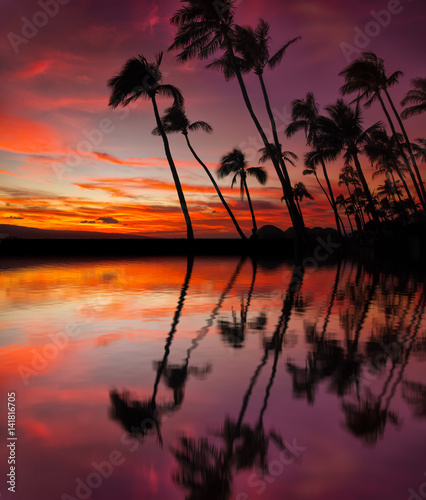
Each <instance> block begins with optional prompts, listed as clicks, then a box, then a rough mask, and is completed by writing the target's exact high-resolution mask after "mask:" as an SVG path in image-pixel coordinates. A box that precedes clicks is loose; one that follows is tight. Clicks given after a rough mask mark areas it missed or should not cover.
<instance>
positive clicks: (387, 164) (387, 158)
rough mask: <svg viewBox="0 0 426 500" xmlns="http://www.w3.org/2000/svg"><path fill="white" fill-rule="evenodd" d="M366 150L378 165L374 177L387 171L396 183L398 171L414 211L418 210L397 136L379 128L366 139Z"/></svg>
mask: <svg viewBox="0 0 426 500" xmlns="http://www.w3.org/2000/svg"><path fill="white" fill-rule="evenodd" d="M364 152H365V153H366V154H367V156H368V158H369V159H370V162H371V164H372V165H375V167H376V172H375V173H374V174H373V179H374V178H375V177H376V174H379V173H385V175H388V176H391V177H392V180H393V183H394V184H395V182H396V181H395V177H394V172H396V173H397V175H398V176H399V179H400V181H401V182H402V184H403V186H404V189H405V192H406V193H407V196H408V199H409V200H410V204H411V208H412V210H413V212H414V213H415V212H417V207H416V204H415V202H414V199H413V197H412V195H411V193H410V190H409V188H408V185H407V182H406V180H405V177H404V170H406V169H405V168H404V166H403V164H402V162H401V157H400V153H399V149H398V147H397V143H396V138H395V136H393V137H389V136H388V134H387V132H386V130H384V129H383V130H377V131H376V132H375V133H373V134H372V135H371V136H370V138H369V139H368V140H367V141H366V144H365V146H364Z"/></svg>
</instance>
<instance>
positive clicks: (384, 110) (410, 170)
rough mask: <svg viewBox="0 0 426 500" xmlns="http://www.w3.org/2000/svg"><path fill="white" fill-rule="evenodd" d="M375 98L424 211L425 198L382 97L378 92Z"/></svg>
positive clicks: (425, 206) (425, 208) (425, 205)
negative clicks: (384, 116) (378, 102)
mask: <svg viewBox="0 0 426 500" xmlns="http://www.w3.org/2000/svg"><path fill="white" fill-rule="evenodd" d="M377 97H378V98H379V101H380V104H381V106H382V109H383V112H384V113H385V115H386V119H387V121H388V123H389V126H390V128H391V131H392V134H393V136H394V137H395V140H396V142H397V144H398V149H399V152H400V154H401V157H402V159H403V160H404V163H405V166H406V167H407V169H408V173H409V174H410V177H411V181H412V182H413V186H414V189H415V190H416V193H417V196H418V197H419V200H420V203H421V204H422V207H423V209H424V210H426V203H425V198H423V194H422V191H421V189H420V187H419V184H418V182H417V179H416V176H415V175H414V173H413V169H412V168H411V165H410V162H409V161H408V158H407V155H406V154H405V152H404V150H403V148H402V146H401V143H400V142H399V139H398V135H397V133H396V130H395V127H394V124H393V122H392V119H391V117H390V115H389V113H388V110H387V109H386V106H385V103H384V102H383V99H382V96H381V95H380V92H378V93H377ZM423 191H424V187H423Z"/></svg>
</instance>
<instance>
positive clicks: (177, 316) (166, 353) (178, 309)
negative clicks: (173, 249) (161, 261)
mask: <svg viewBox="0 0 426 500" xmlns="http://www.w3.org/2000/svg"><path fill="white" fill-rule="evenodd" d="M193 264H194V257H193V256H192V255H188V258H187V262H186V273H185V280H184V282H183V285H182V288H181V291H180V295H179V300H178V303H177V307H176V311H175V315H174V317H173V321H172V325H171V330H170V332H169V334H168V336H167V341H166V345H165V346H164V356H163V359H162V361H161V363H160V364H159V365H158V370H157V376H156V378H155V382H154V389H153V391H152V398H151V405H152V407H153V408H155V404H156V403H155V399H156V396H157V391H158V385H159V383H160V379H161V375H162V374H163V371H164V368H165V366H166V364H167V358H168V357H169V354H170V346H171V344H172V341H173V337H174V334H175V332H176V327H177V325H178V323H179V319H180V315H181V313H182V308H183V304H184V302H185V297H186V293H187V291H188V287H189V281H190V280H191V274H192V267H193Z"/></svg>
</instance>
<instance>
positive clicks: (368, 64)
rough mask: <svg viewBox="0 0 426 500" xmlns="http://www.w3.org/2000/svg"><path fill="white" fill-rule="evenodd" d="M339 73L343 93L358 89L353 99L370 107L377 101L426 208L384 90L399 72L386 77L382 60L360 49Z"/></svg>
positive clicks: (421, 187) (425, 198)
mask: <svg viewBox="0 0 426 500" xmlns="http://www.w3.org/2000/svg"><path fill="white" fill-rule="evenodd" d="M339 75H340V76H344V77H345V82H346V83H345V85H343V86H342V87H341V88H340V91H341V93H342V94H343V95H346V94H350V93H352V92H358V93H359V95H358V98H357V99H356V100H357V101H359V100H361V99H364V98H365V99H367V101H366V103H365V105H366V106H367V107H369V106H371V104H372V103H373V102H374V101H375V100H376V99H377V100H378V101H379V102H380V105H381V107H382V109H383V112H384V113H385V115H386V119H387V121H388V123H389V126H390V128H391V131H392V135H393V136H394V137H395V138H396V140H397V144H398V147H399V150H400V153H401V157H402V158H403V160H404V163H405V165H406V167H407V169H408V171H409V173H410V176H411V179H412V181H413V184H414V187H415V189H416V192H417V195H418V197H419V200H420V202H421V203H422V206H423V208H424V209H425V210H426V192H425V189H424V185H423V180H422V177H421V175H420V171H419V169H418V166H417V163H416V160H415V158H414V155H413V151H412V149H411V146H410V141H409V139H408V136H407V132H406V130H405V127H404V125H403V123H402V120H401V117H400V116H399V113H398V111H397V110H396V108H395V105H394V103H393V101H392V98H391V96H390V94H389V91H388V88H389V87H391V86H392V85H395V84H396V83H398V78H399V77H400V76H402V72H401V71H395V72H394V73H393V74H392V75H391V76H389V77H388V76H387V75H386V71H385V66H384V62H383V59H380V58H379V57H377V56H376V54H374V53H373V52H363V54H362V55H361V56H360V57H359V58H357V59H356V60H355V61H353V62H352V63H350V64H349V65H348V66H347V67H346V68H345V69H344V70H343V71H341V72H340V73H339ZM382 92H383V93H384V94H385V95H386V98H387V100H388V101H389V104H390V106H391V108H392V111H393V113H394V115H395V117H396V119H397V121H398V124H399V126H400V128H401V130H402V133H403V135H404V138H405V147H406V148H407V150H408V153H409V156H410V158H411V162H412V165H413V168H414V170H415V173H416V176H417V179H416V176H415V175H414V173H413V171H412V168H411V165H410V162H409V160H408V158H407V155H406V154H405V151H404V148H403V147H402V144H401V141H400V140H399V138H398V136H397V133H396V130H395V127H394V124H393V122H392V119H391V117H390V115H389V112H388V110H387V108H386V105H385V103H384V101H383V99H382V95H381V93H382Z"/></svg>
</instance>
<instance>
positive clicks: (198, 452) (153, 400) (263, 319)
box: [0, 257, 426, 500]
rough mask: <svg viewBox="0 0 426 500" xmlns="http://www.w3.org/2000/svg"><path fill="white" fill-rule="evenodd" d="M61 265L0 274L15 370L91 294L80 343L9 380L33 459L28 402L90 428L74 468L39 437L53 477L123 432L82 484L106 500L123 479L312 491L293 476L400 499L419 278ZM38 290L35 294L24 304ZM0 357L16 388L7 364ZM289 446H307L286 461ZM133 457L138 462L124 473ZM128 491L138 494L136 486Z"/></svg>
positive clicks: (272, 492)
mask: <svg viewBox="0 0 426 500" xmlns="http://www.w3.org/2000/svg"><path fill="white" fill-rule="evenodd" d="M69 266H70V267H69V268H68V267H67V265H63V273H64V274H63V275H58V271H57V269H56V268H55V267H54V266H52V265H51V266H50V267H49V269H47V268H46V269H43V268H40V267H35V268H34V269H31V268H29V269H25V270H19V269H12V270H9V271H6V272H5V273H4V274H2V275H0V281H3V283H2V285H4V286H3V287H2V288H1V292H0V294H2V295H0V300H1V303H2V304H3V305H4V304H7V305H8V306H9V308H10V311H11V312H10V313H6V314H5V315H4V317H3V318H2V319H4V324H5V325H6V328H7V329H8V331H9V332H12V333H13V332H14V331H17V332H18V335H17V337H16V338H19V339H20V338H26V337H25V335H26V336H27V338H28V341H27V342H26V343H25V342H22V346H20V347H19V346H18V347H17V345H15V346H14V347H13V350H12V349H9V351H7V352H8V353H9V355H10V354H12V355H15V354H14V353H18V354H16V356H17V362H16V364H18V363H21V364H22V363H26V365H27V366H30V363H31V362H32V361H31V355H32V354H31V352H32V351H31V349H34V346H36V347H37V349H39V350H40V352H42V349H43V346H44V345H45V344H47V343H48V342H51V341H50V340H48V339H49V337H47V338H46V335H47V334H46V332H45V331H44V330H45V326H44V325H45V324H46V323H48V324H50V323H52V324H54V325H57V324H59V323H58V322H59V317H62V316H61V315H62V314H65V316H66V317H72V316H73V314H75V308H78V309H77V310H78V311H83V313H84V311H86V310H87V308H88V304H96V307H94V308H92V312H91V316H90V321H87V322H86V324H85V330H84V336H83V335H82V336H79V337H77V338H75V339H70V341H69V347H68V348H66V349H64V350H62V351H60V353H59V355H58V358H57V359H54V360H52V361H51V362H50V364H49V365H48V367H47V368H46V369H43V370H41V371H40V373H39V374H37V377H38V378H35V379H34V380H32V379H30V382H31V384H30V387H29V388H28V391H27V392H24V391H26V389H25V388H23V389H22V392H24V395H23V396H22V398H23V399H25V398H26V401H27V409H26V412H27V415H28V417H27V418H28V421H29V423H27V427H28V429H35V430H34V431H31V432H33V433H34V435H33V437H32V438H31V439H30V440H29V441H28V443H31V450H33V449H35V450H36V451H37V452H38V453H39V455H40V456H43V453H48V451H47V448H46V447H43V446H44V445H43V444H42V443H41V441H37V432H39V433H40V432H46V431H44V430H43V431H41V430H40V428H41V424H40V422H42V421H43V418H45V417H44V416H43V418H42V417H40V414H39V408H41V407H44V408H49V412H50V413H49V418H50V419H51V420H50V421H47V423H46V428H52V429H56V427H55V423H56V422H61V427H63V423H62V418H63V415H64V407H62V406H61V405H62V404H65V403H64V401H70V399H72V398H75V399H74V400H72V401H73V403H72V404H73V405H74V406H75V407H76V408H80V414H84V418H85V420H84V425H83V424H82V423H79V421H78V419H76V422H72V423H69V425H68V426H67V427H68V428H69V429H71V430H70V435H72V436H74V437H75V436H77V435H78V432H79V431H81V429H82V428H87V429H89V430H90V432H88V433H87V435H86V436H85V441H84V445H83V444H82V443H81V444H79V447H77V449H76V450H73V453H74V454H75V455H73V453H69V455H70V456H79V457H81V459H79V460H80V462H79V468H78V469H77V467H76V466H75V464H69V463H68V459H67V454H68V451H69V448H70V446H71V445H70V444H68V443H67V442H66V440H64V439H62V440H61V439H59V438H58V440H57V441H56V442H55V440H53V439H52V442H51V443H50V444H49V446H50V448H49V449H54V450H55V452H56V453H57V454H58V456H59V457H60V459H59V461H60V463H61V470H68V467H67V466H69V467H71V468H70V470H72V472H70V474H71V476H70V477H69V478H68V482H69V483H72V482H73V481H74V476H75V477H77V476H78V477H85V475H87V474H89V473H90V463H91V462H90V460H86V459H85V458H84V457H85V456H86V455H87V453H85V452H84V450H85V449H86V448H85V447H87V446H90V447H93V449H94V451H93V456H94V460H96V461H97V462H98V463H100V462H102V461H103V460H105V457H106V456H109V453H110V452H111V450H115V449H117V448H119V447H120V443H126V442H127V441H123V442H122V441H121V439H120V436H121V434H120V433H123V431H124V433H125V434H126V435H127V434H129V435H130V436H131V437H133V438H136V439H135V441H136V440H137V441H138V442H140V443H143V446H140V448H138V450H137V451H135V452H132V453H129V452H128V454H127V455H125V465H123V467H122V468H120V469H119V468H117V469H116V470H114V484H115V485H116V486H114V487H113V488H111V492H110V493H109V492H108V491H107V488H108V487H107V486H105V489H104V490H102V492H99V497H100V498H105V499H106V500H110V499H112V498H117V496H118V495H119V494H120V495H122V494H123V491H124V490H125V488H126V487H127V486H126V484H128V482H131V484H132V487H131V488H130V486H129V491H130V493H129V491H127V490H126V491H127V493H126V494H125V495H124V494H123V495H124V496H125V497H126V498H129V499H133V498H135V499H136V498H139V497H141V498H145V497H146V498H179V499H182V498H186V499H207V500H208V499H212V500H213V499H215V500H216V499H220V500H227V499H238V500H240V498H244V499H247V498H256V497H257V495H260V494H261V493H263V492H264V491H266V488H268V490H267V492H266V493H265V495H267V496H268V498H271V499H275V498H281V497H282V496H283V492H284V491H288V492H289V495H290V497H294V498H303V497H309V496H311V497H312V491H314V490H311V491H307V490H305V489H304V488H306V486H305V485H307V484H312V485H313V486H312V488H316V489H315V491H316V492H320V493H321V495H322V497H324V498H325V497H327V498H341V497H345V498H361V497H363V498H374V497H376V496H377V495H376V493H377V491H378V490H377V489H376V490H375V489H374V488H373V489H372V491H376V493H375V496H371V497H368V495H367V496H366V494H365V491H366V489H363V486H362V478H364V479H365V481H367V480H368V478H369V477H370V476H371V475H372V476H373V477H374V481H375V482H377V484H380V485H381V486H380V488H379V490H380V496H381V497H382V496H383V497H386V498H403V497H404V494H405V492H406V489H407V488H408V487H409V486H410V485H414V484H415V481H416V475H415V474H417V473H418V470H420V469H421V470H420V473H419V481H420V480H421V474H422V473H423V470H422V467H423V465H422V462H421V457H422V456H423V455H422V453H423V452H424V450H423V446H422V444H421V443H423V442H424V439H426V427H425V425H424V424H425V422H426V385H425V383H424V380H425V374H426V372H425V370H426V367H425V364H424V361H425V360H426V355H425V353H426V342H425V340H424V339H425V318H424V309H425V306H426V294H425V290H424V282H423V280H421V279H420V277H419V276H416V275H415V274H410V273H408V272H402V273H401V272H398V273H391V272H389V270H388V271H387V272H383V271H382V270H380V269H379V268H371V269H370V270H368V269H367V268H366V267H365V266H364V265H363V264H362V263H361V262H355V261H341V262H336V264H333V265H330V266H327V267H322V268H319V269H318V270H310V269H307V270H305V272H303V271H302V272H301V271H300V267H294V268H293V267H292V266H291V265H290V264H286V263H284V264H283V263H281V264H280V263H276V264H274V266H269V267H268V266H265V265H264V264H261V263H259V262H256V261H255V260H252V259H249V258H246V259H244V258H243V259H237V260H229V261H212V260H210V261H209V260H203V259H199V258H196V259H195V260H194V259H193V258H191V257H189V258H188V259H187V260H186V261H182V260H180V261H173V262H172V261H156V260H152V261H150V263H149V265H147V263H145V262H144V261H140V262H138V261H134V262H120V263H117V262H114V263H110V264H102V263H101V264H99V265H98V267H97V266H96V265H95V264H94V263H90V265H89V264H88V265H87V266H84V265H82V264H80V267H78V266H79V265H77V264H75V263H73V264H70V265H69ZM212 270H213V271H214V272H212ZM55 273H56V274H55ZM8 280H9V281H8ZM49 280H50V281H49ZM11 283H13V287H12V286H11ZM17 283H19V287H18V286H17V285H16V284H17ZM37 283H41V285H42V287H43V294H44V295H43V298H39V299H38V301H39V302H37V307H34V305H33V304H32V302H31V300H32V297H33V296H34V290H35V289H36V288H37ZM50 283H51V285H52V286H50ZM70 284H72V286H70ZM118 285H119V286H120V289H118ZM65 289H67V290H71V291H72V297H71V298H70V300H69V301H64V300H63V297H64V296H65ZM59 297H61V300H62V302H63V303H62V304H61V309H60V311H58V312H56V311H57V309H56V308H57V307H58V305H57V304H58V303H60V300H59ZM15 304H16V306H15ZM40 306H43V307H40ZM48 314H50V315H51V317H50V318H48V319H49V321H48V322H47V321H46V319H45V318H46V317H47V315H48ZM38 315H39V316H38ZM56 315H57V316H56ZM128 329H130V330H131V331H130V333H129V332H128ZM12 333H9V335H12ZM48 334H49V332H48ZM31 335H33V337H31ZM43 335H44V336H43ZM5 338H9V337H5ZM105 338H108V342H103V341H102V340H103V339H105ZM43 339H45V340H44V342H45V344H43ZM157 346H158V347H157ZM5 352H6V350H5ZM18 356H19V357H18ZM70 360H71V361H70ZM84 363H87V365H85V364H84ZM3 366H4V367H5V368H3V370H4V375H5V379H7V380H9V381H13V383H14V384H15V385H16V382H17V381H18V382H19V380H18V379H17V377H16V373H17V371H16V366H14V367H10V366H9V367H8V365H7V364H6V363H5V364H4V365H3ZM81 366H82V367H83V368H81ZM76 367H77V368H76ZM2 374H3V372H2ZM14 377H15V378H14ZM75 380H77V381H78V380H80V382H79V383H80V385H78V384H77V385H76V386H75V385H73V384H76V383H77V382H75ZM149 380H151V382H149ZM147 381H148V382H147ZM18 385H19V384H18ZM112 387H114V389H111V388H112ZM123 387H124V389H123ZM32 391H33V392H32ZM85 391H88V393H86V392H85ZM99 394H102V396H99ZM141 394H142V396H141ZM96 398H97V399H96ZM92 399H93V400H96V401H97V404H98V406H99V411H98V412H97V413H96V412H95V410H93V409H90V403H88V402H89V401H92ZM52 401H55V405H53V404H52ZM67 404H70V403H67ZM81 408H82V409H81ZM106 408H108V411H109V418H106V415H107V411H105V410H106ZM76 415H79V413H78V412H76ZM84 426H86V427H84ZM98 427H99V433H100V434H101V436H100V437H99V439H98V440H96V439H95V436H96V435H97V432H98ZM43 429H44V427H43ZM395 430H397V431H398V432H395ZM101 431H102V432H101ZM55 432H58V431H56V430H55ZM28 433H29V434H30V431H28ZM104 436H107V437H106V438H104ZM109 436H111V437H109ZM117 436H118V437H117ZM28 439H29V438H28ZM294 439H297V442H300V443H301V445H302V446H303V447H304V448H306V450H307V451H306V453H305V452H303V457H302V460H300V461H299V460H298V459H299V458H300V457H299V455H298V454H297V453H295V448H294V446H292V443H293V442H294ZM59 442H62V443H65V444H63V445H62V446H63V447H64V448H63V449H62V448H61V447H60V446H59V445H58V443H59ZM101 442H102V443H104V442H107V444H106V445H105V449H103V448H102V449H101V445H100V444H99V443H101ZM23 443H24V444H22V445H21V446H23V447H24V451H23V454H24V455H25V446H26V444H25V440H23ZM29 449H30V445H28V450H29ZM98 449H99V454H96V452H97V450H98ZM390 449H391V450H392V457H393V458H392V460H393V461H394V462H393V463H390V462H389V459H388V457H389V456H390V455H391V453H390V452H389V450H390ZM121 451H122V452H123V454H125V451H126V450H125V449H124V450H123V449H121ZM296 459H297V460H296ZM323 462H327V467H328V468H329V469H330V471H331V472H330V474H331V478H330V480H328V481H325V480H324V479H323V477H324V474H326V471H324V469H322V468H321V467H322V463H323ZM146 464H149V467H148V465H146ZM277 464H278V465H279V467H278V466H277ZM297 464H298V465H297ZM290 465H291V466H294V467H298V468H297V471H296V470H295V469H291V468H290ZM287 466H289V467H287ZM72 467H74V468H72ZM142 467H145V468H147V467H148V469H149V470H145V469H144V472H143V474H142V476H143V478H142V479H141V477H140V476H139V472H138V471H139V470H140V469H141V468H142ZM274 467H275V469H274ZM277 467H278V469H279V470H280V472H279V473H276V470H277ZM23 468H24V470H25V465H23ZM88 468H89V469H88ZM86 469H88V470H87V472H85V471H86ZM126 471H127V472H126ZM274 471H275V472H274ZM318 471H322V472H321V475H322V476H321V478H319V474H320V473H319V472H318ZM389 472H391V473H389ZM340 477H343V478H344V479H342V480H341V481H340V482H339V478H340ZM385 477H386V481H387V482H386V485H385V486H383V485H384V484H385V481H384V478H385ZM336 478H337V479H336ZM326 483H327V484H326ZM137 484H140V487H141V488H148V489H149V494H148V493H146V494H145V493H143V494H142V496H141V495H139V496H137V495H136V493H134V491H136V489H137V487H136V485H137ZM260 485H261V486H260ZM370 486H371V485H370ZM53 487H54V486H49V488H53ZM40 488H41V490H40V491H43V492H45V494H44V497H45V498H54V497H57V498H60V497H61V494H62V490H60V491H59V492H58V491H56V490H55V491H54V492H53V490H49V491H48V490H47V489H46V488H47V486H40ZM43 488H45V489H43ZM102 488H104V486H102ZM114 488H115V489H114ZM365 488H367V486H366V487H365ZM67 491H72V489H71V488H68V490H67ZM143 491H145V490H143ZM394 492H395V495H394ZM240 494H241V495H240ZM315 494H316V493H315ZM123 495H122V496H123ZM143 495H145V496H143ZM244 495H246V496H244ZM351 495H352V496H351ZM392 495H394V496H392ZM75 496H76V495H74V497H75ZM319 497H320V496H319ZM322 497H321V498H322Z"/></svg>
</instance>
